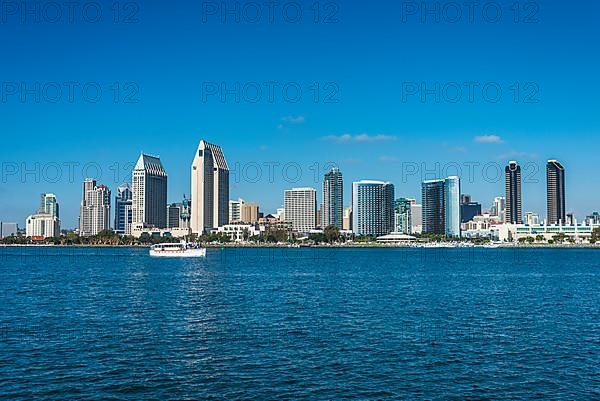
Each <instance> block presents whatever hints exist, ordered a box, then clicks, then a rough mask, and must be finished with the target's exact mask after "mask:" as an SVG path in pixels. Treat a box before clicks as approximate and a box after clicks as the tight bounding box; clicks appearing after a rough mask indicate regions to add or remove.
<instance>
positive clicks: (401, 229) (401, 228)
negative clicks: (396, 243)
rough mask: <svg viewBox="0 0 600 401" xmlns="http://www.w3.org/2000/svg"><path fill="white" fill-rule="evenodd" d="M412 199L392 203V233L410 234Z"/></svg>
mask: <svg viewBox="0 0 600 401" xmlns="http://www.w3.org/2000/svg"><path fill="white" fill-rule="evenodd" d="M415 203H416V201H415V200H414V199H408V198H398V199H396V201H395V202H394V231H395V232H397V233H403V234H411V233H412V209H411V206H412V205H413V204H415Z"/></svg>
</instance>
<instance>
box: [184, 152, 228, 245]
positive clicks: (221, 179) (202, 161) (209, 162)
mask: <svg viewBox="0 0 600 401" xmlns="http://www.w3.org/2000/svg"><path fill="white" fill-rule="evenodd" d="M191 205H192V210H191V215H192V217H191V228H192V232H193V233H195V234H203V233H205V232H207V231H210V230H212V229H213V228H218V227H219V226H223V225H226V224H228V223H229V166H228V165H227V161H226V160H225V156H224V155H223V151H222V150H221V148H220V147H219V146H217V145H213V144H211V143H208V142H206V141H204V140H202V141H200V144H199V145H198V150H197V151H196V154H195V156H194V160H193V162H192V202H191Z"/></svg>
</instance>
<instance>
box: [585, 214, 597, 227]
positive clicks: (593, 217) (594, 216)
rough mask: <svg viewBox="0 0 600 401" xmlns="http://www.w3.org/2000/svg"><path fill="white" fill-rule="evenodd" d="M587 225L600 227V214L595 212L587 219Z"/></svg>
mask: <svg viewBox="0 0 600 401" xmlns="http://www.w3.org/2000/svg"><path fill="white" fill-rule="evenodd" d="M585 224H587V225H588V226H590V225H592V224H593V225H600V212H593V213H592V214H590V215H589V216H586V218H585Z"/></svg>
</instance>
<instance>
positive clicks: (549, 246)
mask: <svg viewBox="0 0 600 401" xmlns="http://www.w3.org/2000/svg"><path fill="white" fill-rule="evenodd" d="M430 244H431V243H430ZM436 244H438V245H434V246H426V245H419V246H415V245H413V244H378V243H365V244H358V243H353V244H332V245H330V244H327V245H300V246H294V245H291V246H290V245H287V244H285V245H283V244H202V245H201V246H202V247H204V248H207V249H225V248H227V249H309V248H314V249H363V248H364V249H600V244H526V245H525V244H512V243H506V244H497V245H494V246H486V245H472V244H469V245H452V244H448V243H436ZM150 247H151V245H81V244H73V245H54V244H0V248H91V249H94V248H117V249H119V248H133V249H140V248H141V249H148V248H150Z"/></svg>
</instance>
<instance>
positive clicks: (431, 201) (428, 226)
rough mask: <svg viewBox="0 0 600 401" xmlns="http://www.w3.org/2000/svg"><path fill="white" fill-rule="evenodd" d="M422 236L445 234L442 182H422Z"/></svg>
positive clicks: (444, 203)
mask: <svg viewBox="0 0 600 401" xmlns="http://www.w3.org/2000/svg"><path fill="white" fill-rule="evenodd" d="M421 200H422V204H423V234H438V235H444V234H445V233H446V197H445V196H444V180H428V181H424V182H423V184H422V186H421Z"/></svg>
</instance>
